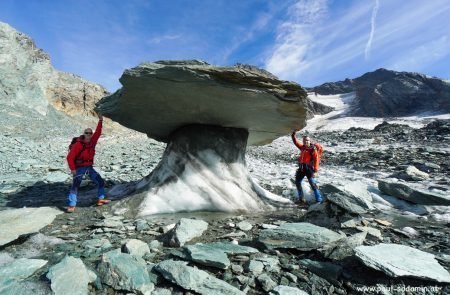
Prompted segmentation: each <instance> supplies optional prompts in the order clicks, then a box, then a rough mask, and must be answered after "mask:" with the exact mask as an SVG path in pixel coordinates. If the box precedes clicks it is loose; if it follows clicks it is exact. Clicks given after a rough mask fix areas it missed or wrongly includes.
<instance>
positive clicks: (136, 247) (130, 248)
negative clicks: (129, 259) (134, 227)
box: [123, 239, 150, 257]
mask: <svg viewBox="0 0 450 295" xmlns="http://www.w3.org/2000/svg"><path fill="white" fill-rule="evenodd" d="M123 252H125V253H128V254H131V255H133V256H137V257H144V255H145V254H148V253H150V248H149V247H148V245H147V243H145V242H143V241H141V240H137V239H130V240H128V241H127V242H126V243H125V245H123Z"/></svg>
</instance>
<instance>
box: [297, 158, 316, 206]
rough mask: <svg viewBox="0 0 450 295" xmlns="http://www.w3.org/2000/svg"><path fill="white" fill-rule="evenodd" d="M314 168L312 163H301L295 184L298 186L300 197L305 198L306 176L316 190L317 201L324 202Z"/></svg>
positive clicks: (314, 190)
mask: <svg viewBox="0 0 450 295" xmlns="http://www.w3.org/2000/svg"><path fill="white" fill-rule="evenodd" d="M313 173H314V170H313V168H312V167H311V166H310V165H307V164H301V165H300V167H299V168H298V169H297V172H296V173H295V185H296V186H297V191H298V198H299V199H304V196H303V190H302V180H303V178H304V177H305V176H306V178H307V179H308V182H309V185H310V186H311V189H312V190H313V192H314V196H315V198H316V201H317V202H322V195H321V194H320V191H319V187H318V186H317V182H316V179H315V178H314V177H313Z"/></svg>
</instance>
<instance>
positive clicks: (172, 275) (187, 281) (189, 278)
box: [156, 260, 245, 295]
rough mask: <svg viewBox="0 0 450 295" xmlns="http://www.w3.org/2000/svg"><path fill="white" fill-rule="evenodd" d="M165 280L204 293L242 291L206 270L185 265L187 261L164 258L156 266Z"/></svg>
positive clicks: (241, 293)
mask: <svg viewBox="0 0 450 295" xmlns="http://www.w3.org/2000/svg"><path fill="white" fill-rule="evenodd" d="M156 271H158V272H159V273H161V274H162V275H163V277H164V278H165V279H166V280H169V281H170V282H172V283H174V284H177V285H178V286H180V287H182V288H184V289H186V290H191V291H195V292H197V293H199V294H205V295H219V294H228V295H234V294H236V295H243V294H245V293H244V292H242V291H240V290H239V289H236V288H235V287H233V286H231V285H230V284H228V283H226V282H224V281H222V280H219V279H217V278H215V277H214V276H211V275H210V274H208V273H207V272H205V271H203V270H200V269H197V268H194V267H190V266H187V262H183V261H174V260H164V261H161V262H160V263H159V264H158V265H157V266H156Z"/></svg>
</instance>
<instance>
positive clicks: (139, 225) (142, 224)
mask: <svg viewBox="0 0 450 295" xmlns="http://www.w3.org/2000/svg"><path fill="white" fill-rule="evenodd" d="M148 228H149V225H148V223H147V221H146V220H142V219H138V220H136V230H137V231H143V230H146V229H148Z"/></svg>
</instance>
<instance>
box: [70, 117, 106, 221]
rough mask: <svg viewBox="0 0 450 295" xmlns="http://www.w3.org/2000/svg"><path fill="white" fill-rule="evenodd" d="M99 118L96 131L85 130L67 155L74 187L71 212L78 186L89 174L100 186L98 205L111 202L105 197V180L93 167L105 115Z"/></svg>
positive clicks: (75, 202) (75, 201) (71, 189)
mask: <svg viewBox="0 0 450 295" xmlns="http://www.w3.org/2000/svg"><path fill="white" fill-rule="evenodd" d="M98 118H99V121H98V124H97V128H96V129H95V132H94V133H92V129H91V128H87V129H86V130H84V133H83V135H81V136H80V137H79V138H78V139H77V141H76V142H75V143H74V144H73V145H72V147H71V148H70V151H69V153H68V155H67V163H68V165H69V169H70V171H71V173H72V175H73V182H72V187H71V188H70V193H69V207H68V208H67V212H69V213H72V212H74V211H75V206H76V204H77V194H78V188H79V187H80V184H81V181H82V180H83V177H84V176H85V175H89V177H90V178H91V180H92V181H93V182H94V183H95V184H96V185H97V186H98V201H97V205H98V206H101V205H103V204H107V203H109V202H110V201H109V200H107V199H105V181H104V180H103V178H102V177H101V176H100V174H98V173H97V171H95V170H94V168H93V167H92V165H93V164H94V156H95V146H96V144H97V141H98V139H99V138H100V135H101V134H102V123H103V116H102V115H98Z"/></svg>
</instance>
